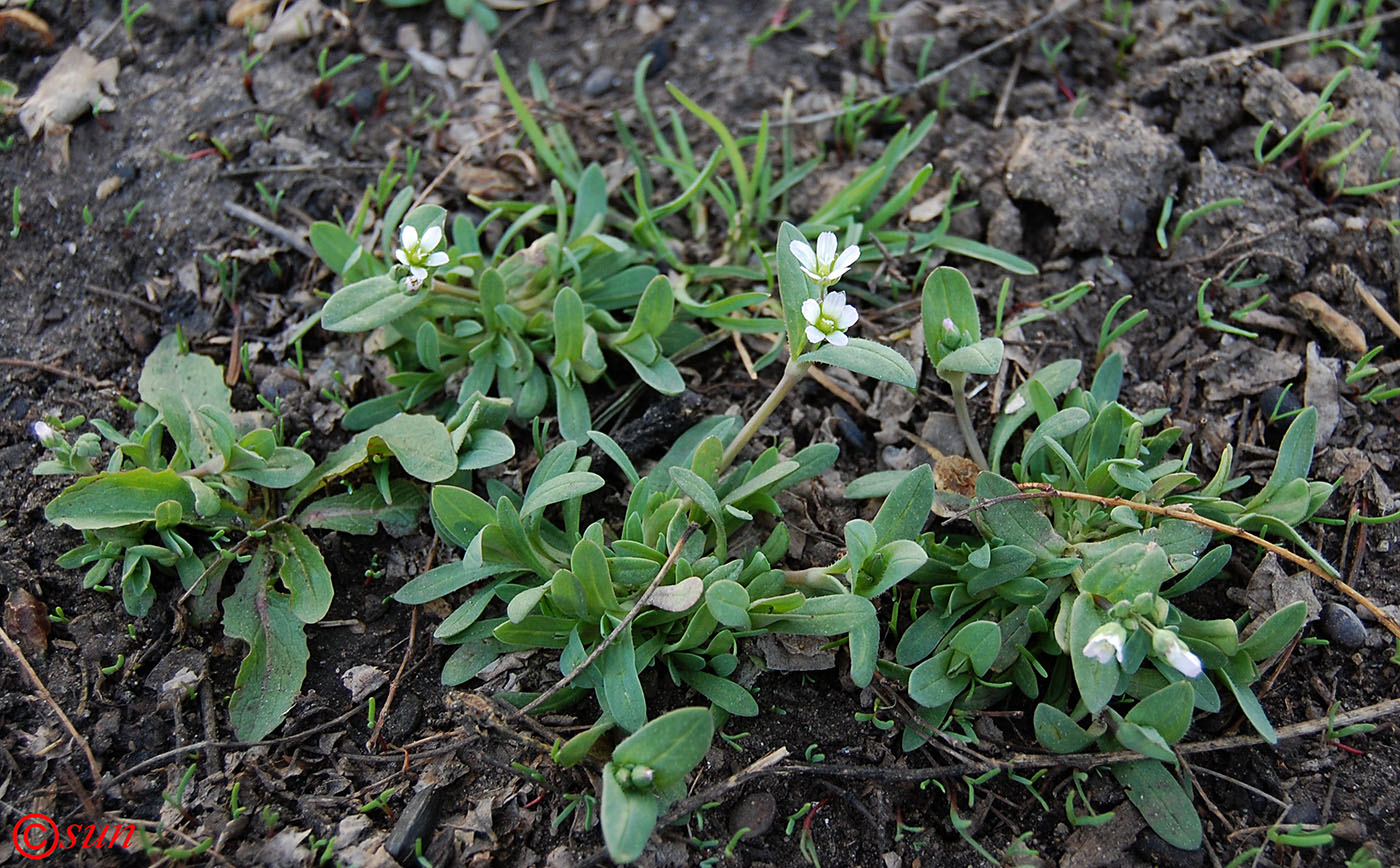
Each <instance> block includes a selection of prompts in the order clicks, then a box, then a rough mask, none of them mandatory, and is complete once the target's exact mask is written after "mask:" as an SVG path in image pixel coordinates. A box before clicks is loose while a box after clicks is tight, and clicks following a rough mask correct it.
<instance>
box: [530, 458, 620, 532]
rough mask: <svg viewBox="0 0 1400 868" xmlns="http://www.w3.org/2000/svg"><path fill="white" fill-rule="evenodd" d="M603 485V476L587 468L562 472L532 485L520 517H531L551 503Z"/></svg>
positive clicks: (579, 495) (583, 493) (581, 494)
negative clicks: (536, 484) (590, 471)
mask: <svg viewBox="0 0 1400 868" xmlns="http://www.w3.org/2000/svg"><path fill="white" fill-rule="evenodd" d="M602 487H603V477H601V476H599V475H598V474H596V473H589V472H588V471H586V470H573V471H570V472H568V473H561V474H559V475H558V476H555V477H552V478H550V479H548V480H546V481H545V482H544V483H543V484H541V485H539V486H538V487H532V490H531V491H530V493H529V494H528V495H527V496H526V497H525V502H524V503H522V504H521V506H520V518H521V519H522V520H524V519H526V518H529V517H530V516H532V515H534V514H535V513H537V512H539V511H540V510H542V509H544V508H545V507H547V506H549V505H550V504H554V503H562V502H564V501H566V500H572V499H574V498H576V497H583V496H584V495H585V494H592V493H593V492H595V491H597V490H598V489H600V488H602Z"/></svg>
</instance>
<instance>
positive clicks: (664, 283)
mask: <svg viewBox="0 0 1400 868" xmlns="http://www.w3.org/2000/svg"><path fill="white" fill-rule="evenodd" d="M675 301H676V300H675V295H674V293H673V292H672V291H671V281H670V279H669V278H667V277H666V276H665V275H657V276H656V277H654V278H652V280H651V282H650V283H648V284H647V288H646V289H644V290H642V297H641V300H640V301H638V302H637V312H636V313H635V314H634V315H633V317H632V325H631V326H629V327H628V328H627V332H626V334H624V335H623V336H622V337H621V338H619V339H618V344H626V343H627V342H629V341H632V340H636V339H637V338H639V337H641V336H642V335H651V336H652V337H653V338H657V339H659V338H660V337H661V335H662V334H663V333H665V331H666V329H668V328H670V327H671V319H672V316H673V315H674V311H675Z"/></svg>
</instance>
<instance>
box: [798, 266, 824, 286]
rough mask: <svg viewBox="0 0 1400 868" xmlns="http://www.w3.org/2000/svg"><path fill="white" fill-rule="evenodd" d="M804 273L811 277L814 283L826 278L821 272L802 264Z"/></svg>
mask: <svg viewBox="0 0 1400 868" xmlns="http://www.w3.org/2000/svg"><path fill="white" fill-rule="evenodd" d="M802 273H803V274H805V275H807V276H808V277H810V278H811V279H812V281H813V282H814V283H821V282H822V281H823V280H824V279H825V278H823V277H822V276H821V275H820V274H817V273H816V272H815V271H813V270H812V269H810V268H808V267H807V266H805V265H804V266H802Z"/></svg>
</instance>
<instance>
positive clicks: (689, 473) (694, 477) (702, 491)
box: [671, 467, 724, 524]
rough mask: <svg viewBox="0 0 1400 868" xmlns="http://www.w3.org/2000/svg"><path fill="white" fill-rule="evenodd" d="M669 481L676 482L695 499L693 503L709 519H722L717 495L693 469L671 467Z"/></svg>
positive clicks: (688, 495) (716, 521) (687, 494)
mask: <svg viewBox="0 0 1400 868" xmlns="http://www.w3.org/2000/svg"><path fill="white" fill-rule="evenodd" d="M671 481H672V482H674V483H675V484H676V486H677V487H678V488H680V490H681V491H683V492H685V494H686V496H687V497H689V498H690V499H691V500H693V501H695V505H696V506H698V507H700V509H701V510H703V511H704V513H705V514H706V515H708V516H709V517H710V520H711V521H713V522H715V523H716V524H719V523H722V522H723V521H724V516H723V514H722V513H721V512H720V504H719V497H718V496H717V495H716V494H715V490H714V489H713V488H711V487H710V483H708V482H706V481H705V480H704V479H702V478H701V477H700V475H699V474H697V473H695V471H693V470H690V469H689V468H686V467H672V468H671Z"/></svg>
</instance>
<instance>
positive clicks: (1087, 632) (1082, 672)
mask: <svg viewBox="0 0 1400 868" xmlns="http://www.w3.org/2000/svg"><path fill="white" fill-rule="evenodd" d="M1061 605H1063V603H1062V604H1061ZM1107 621H1108V619H1107V617H1106V616H1105V615H1104V614H1103V613H1102V612H1100V611H1099V607H1098V606H1096V605H1094V598H1093V597H1092V596H1091V595H1089V594H1080V595H1079V596H1077V597H1075V599H1074V606H1073V607H1072V608H1071V609H1070V616H1069V657H1070V660H1071V661H1072V668H1073V670H1074V680H1075V683H1076V684H1078V685H1079V695H1080V698H1081V700H1082V701H1083V703H1084V707H1085V708H1087V709H1088V710H1089V713H1090V714H1097V713H1099V712H1100V711H1102V710H1103V708H1104V706H1106V705H1108V701H1109V700H1110V699H1112V698H1113V694H1114V693H1115V692H1116V690H1117V689H1118V674H1119V672H1120V671H1121V668H1120V667H1119V665H1118V661H1117V660H1109V661H1108V662H1107V663H1100V662H1099V661H1098V660H1096V659H1094V658H1093V657H1086V656H1085V655H1084V646H1085V645H1087V644H1089V637H1090V636H1092V635H1093V633H1094V631H1095V630H1097V629H1099V628H1100V627H1102V626H1103V625H1104V624H1105V623H1107Z"/></svg>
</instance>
